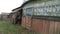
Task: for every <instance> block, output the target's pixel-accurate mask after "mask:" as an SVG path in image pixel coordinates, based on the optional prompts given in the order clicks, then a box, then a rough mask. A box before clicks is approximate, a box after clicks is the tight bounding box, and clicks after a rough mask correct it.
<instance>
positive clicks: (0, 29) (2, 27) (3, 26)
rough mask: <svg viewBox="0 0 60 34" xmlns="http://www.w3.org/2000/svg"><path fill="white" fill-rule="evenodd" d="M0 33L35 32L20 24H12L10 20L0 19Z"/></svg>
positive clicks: (32, 33)
mask: <svg viewBox="0 0 60 34" xmlns="http://www.w3.org/2000/svg"><path fill="white" fill-rule="evenodd" d="M0 34H36V33H35V32H34V31H27V30H25V29H24V28H23V27H22V26H21V25H14V24H12V23H11V22H7V21H0Z"/></svg>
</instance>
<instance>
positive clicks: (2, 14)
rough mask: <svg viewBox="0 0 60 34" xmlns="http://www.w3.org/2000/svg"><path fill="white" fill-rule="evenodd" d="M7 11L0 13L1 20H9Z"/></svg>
mask: <svg viewBox="0 0 60 34" xmlns="http://www.w3.org/2000/svg"><path fill="white" fill-rule="evenodd" d="M8 15H9V13H1V14H0V18H1V20H5V21H9V16H8Z"/></svg>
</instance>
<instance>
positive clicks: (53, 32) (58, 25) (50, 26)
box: [22, 17, 60, 34]
mask: <svg viewBox="0 0 60 34" xmlns="http://www.w3.org/2000/svg"><path fill="white" fill-rule="evenodd" d="M22 26H23V27H25V28H29V27H30V28H32V30H34V31H36V32H39V33H41V34H58V33H59V32H60V22H59V21H52V20H44V19H36V18H32V19H31V18H28V17H23V18H22Z"/></svg>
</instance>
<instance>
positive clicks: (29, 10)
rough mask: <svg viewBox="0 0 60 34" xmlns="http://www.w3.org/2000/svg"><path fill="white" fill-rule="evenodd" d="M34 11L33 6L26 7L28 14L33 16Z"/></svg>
mask: <svg viewBox="0 0 60 34" xmlns="http://www.w3.org/2000/svg"><path fill="white" fill-rule="evenodd" d="M32 13H33V9H32V8H27V9H26V15H28V16H31V15H32Z"/></svg>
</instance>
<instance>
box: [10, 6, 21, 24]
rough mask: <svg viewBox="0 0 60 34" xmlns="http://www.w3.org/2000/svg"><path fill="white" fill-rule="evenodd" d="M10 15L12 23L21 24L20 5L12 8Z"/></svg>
mask: <svg viewBox="0 0 60 34" xmlns="http://www.w3.org/2000/svg"><path fill="white" fill-rule="evenodd" d="M10 15H11V18H12V22H13V24H21V20H22V9H21V8H20V7H18V8H15V9H13V10H12V13H11V14H10Z"/></svg>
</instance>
